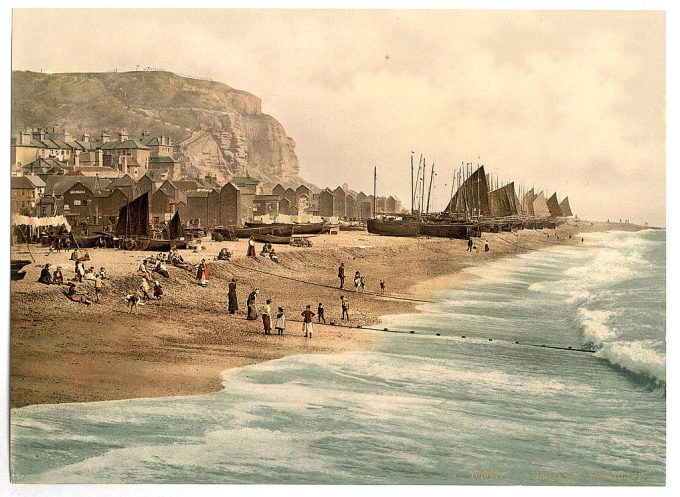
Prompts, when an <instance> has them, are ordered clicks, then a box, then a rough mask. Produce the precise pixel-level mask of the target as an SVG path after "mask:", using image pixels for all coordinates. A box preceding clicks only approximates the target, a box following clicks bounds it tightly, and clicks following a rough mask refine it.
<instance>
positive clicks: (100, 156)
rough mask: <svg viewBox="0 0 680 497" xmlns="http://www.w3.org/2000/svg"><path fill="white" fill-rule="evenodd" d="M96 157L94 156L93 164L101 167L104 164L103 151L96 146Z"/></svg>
mask: <svg viewBox="0 0 680 497" xmlns="http://www.w3.org/2000/svg"><path fill="white" fill-rule="evenodd" d="M96 154H97V157H96V158H95V162H94V164H95V166H98V167H102V166H103V165H104V151H103V150H102V149H101V148H98V149H97V151H96Z"/></svg>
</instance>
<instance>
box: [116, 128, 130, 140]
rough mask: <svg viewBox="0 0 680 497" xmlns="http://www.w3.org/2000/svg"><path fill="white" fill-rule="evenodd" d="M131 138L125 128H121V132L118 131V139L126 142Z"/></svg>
mask: <svg viewBox="0 0 680 497" xmlns="http://www.w3.org/2000/svg"><path fill="white" fill-rule="evenodd" d="M128 138H129V135H128V132H127V131H126V130H124V129H121V130H120V132H119V133H118V141H121V142H124V141H125V140H127V139H128Z"/></svg>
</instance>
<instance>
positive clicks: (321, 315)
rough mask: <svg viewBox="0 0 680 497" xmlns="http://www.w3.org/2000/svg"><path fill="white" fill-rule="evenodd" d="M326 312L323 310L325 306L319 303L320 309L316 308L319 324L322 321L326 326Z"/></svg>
mask: <svg viewBox="0 0 680 497" xmlns="http://www.w3.org/2000/svg"><path fill="white" fill-rule="evenodd" d="M324 311H325V309H324V308H323V304H322V303H321V302H319V307H317V308H316V315H317V317H318V319H319V323H320V322H321V321H323V322H324V324H325V323H326V317H325V316H324Z"/></svg>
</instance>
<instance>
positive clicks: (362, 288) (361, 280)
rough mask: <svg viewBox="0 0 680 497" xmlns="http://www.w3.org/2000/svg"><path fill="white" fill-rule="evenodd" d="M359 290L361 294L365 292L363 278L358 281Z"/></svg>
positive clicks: (364, 279)
mask: <svg viewBox="0 0 680 497" xmlns="http://www.w3.org/2000/svg"><path fill="white" fill-rule="evenodd" d="M359 288H360V289H361V291H362V292H365V291H366V278H364V277H363V276H362V277H361V278H360V279H359Z"/></svg>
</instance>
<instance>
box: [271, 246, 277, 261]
mask: <svg viewBox="0 0 680 497" xmlns="http://www.w3.org/2000/svg"><path fill="white" fill-rule="evenodd" d="M269 258H270V259H271V260H273V261H274V262H279V256H278V255H276V251H275V250H274V248H273V247H272V251H271V252H269Z"/></svg>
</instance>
